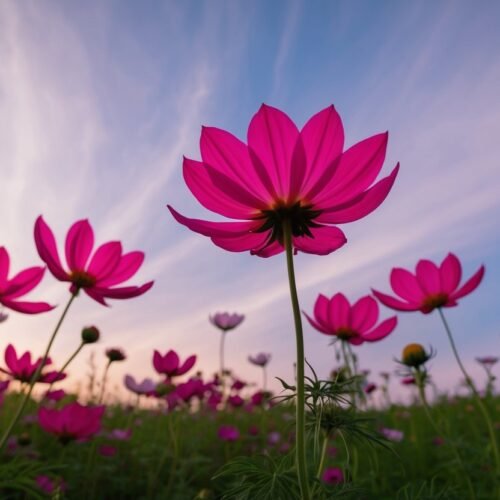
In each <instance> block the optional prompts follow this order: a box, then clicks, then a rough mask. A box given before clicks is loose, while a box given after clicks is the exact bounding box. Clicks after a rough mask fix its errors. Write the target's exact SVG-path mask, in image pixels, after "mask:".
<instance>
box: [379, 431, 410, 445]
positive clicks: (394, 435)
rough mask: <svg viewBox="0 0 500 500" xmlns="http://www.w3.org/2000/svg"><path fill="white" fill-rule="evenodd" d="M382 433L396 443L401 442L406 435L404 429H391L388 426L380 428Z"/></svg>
mask: <svg viewBox="0 0 500 500" xmlns="http://www.w3.org/2000/svg"><path fill="white" fill-rule="evenodd" d="M380 433H381V434H382V435H383V436H384V437H385V438H386V439H388V440H389V441H394V442H396V443H399V442H400V441H402V440H403V438H404V437H405V435H404V432H403V431H400V430H398V429H389V428H387V427H383V428H382V429H380Z"/></svg>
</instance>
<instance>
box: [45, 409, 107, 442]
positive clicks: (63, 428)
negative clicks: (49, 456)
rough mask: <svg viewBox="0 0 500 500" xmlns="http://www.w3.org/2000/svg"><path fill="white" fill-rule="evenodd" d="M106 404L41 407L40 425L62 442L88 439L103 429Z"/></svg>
mask: <svg viewBox="0 0 500 500" xmlns="http://www.w3.org/2000/svg"><path fill="white" fill-rule="evenodd" d="M104 410H105V407H104V406H94V407H91V406H82V405H81V404H79V403H76V402H75V403H69V404H67V405H66V406H64V407H62V408H61V409H50V408H45V407H41V408H40V409H39V410H38V422H39V424H40V427H41V428H42V429H43V430H44V431H46V432H49V433H51V434H55V435H56V436H58V437H59V440H60V441H61V442H62V443H68V442H69V441H72V440H74V439H78V440H81V439H88V438H90V437H92V436H93V435H94V434H97V433H98V432H99V431H100V430H101V419H102V416H103V414H104Z"/></svg>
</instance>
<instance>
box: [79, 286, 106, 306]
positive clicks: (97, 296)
mask: <svg viewBox="0 0 500 500" xmlns="http://www.w3.org/2000/svg"><path fill="white" fill-rule="evenodd" d="M83 291H84V292H85V293H86V294H87V295H88V296H89V297H90V298H91V299H93V300H95V301H96V302H99V304H102V305H103V306H106V307H109V304H108V303H107V302H106V301H105V300H104V297H103V296H102V294H101V293H100V292H99V291H97V290H96V289H95V288H84V289H83Z"/></svg>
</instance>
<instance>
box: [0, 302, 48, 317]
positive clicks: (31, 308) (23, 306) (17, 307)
mask: <svg viewBox="0 0 500 500" xmlns="http://www.w3.org/2000/svg"><path fill="white" fill-rule="evenodd" d="M2 304H3V305H4V306H5V307H8V308H9V309H12V310H13V311H17V312H20V313H24V314H39V313H43V312H47V311H52V309H54V308H55V306H51V305H50V304H47V303H46V302H20V301H18V300H7V299H2Z"/></svg>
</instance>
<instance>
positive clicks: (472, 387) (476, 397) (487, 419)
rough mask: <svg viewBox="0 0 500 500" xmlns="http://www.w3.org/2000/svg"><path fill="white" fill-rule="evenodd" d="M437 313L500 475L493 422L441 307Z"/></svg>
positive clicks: (499, 462) (499, 458) (499, 455)
mask: <svg viewBox="0 0 500 500" xmlns="http://www.w3.org/2000/svg"><path fill="white" fill-rule="evenodd" d="M438 311H439V315H440V316H441V320H442V321H443V325H444V329H445V330H446V334H447V335H448V339H449V340H450V344H451V348H452V350H453V354H454V355H455V359H456V360H457V363H458V366H459V367H460V370H461V371H462V374H463V376H464V377H465V382H466V384H467V385H468V386H469V388H470V390H471V391H472V394H473V396H474V400H475V402H476V404H477V406H478V407H479V410H480V411H481V413H482V414H483V417H484V421H485V422H486V426H487V427H488V432H489V434H490V441H491V446H492V449H493V455H494V456H495V462H496V472H497V475H500V454H499V452H498V445H497V440H496V436H495V429H494V428H493V423H492V421H491V417H490V415H489V413H488V410H487V408H486V406H485V405H484V403H483V401H482V399H481V396H480V395H479V393H478V392H477V389H476V386H475V385H474V382H472V379H471V378H470V377H469V374H468V373H467V372H466V371H465V367H464V365H463V364H462V360H461V359H460V356H459V355H458V351H457V347H456V345H455V341H454V340H453V335H452V334H451V330H450V327H449V325H448V322H447V321H446V318H445V317H444V314H443V311H442V309H441V308H440V307H439V308H438Z"/></svg>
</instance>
